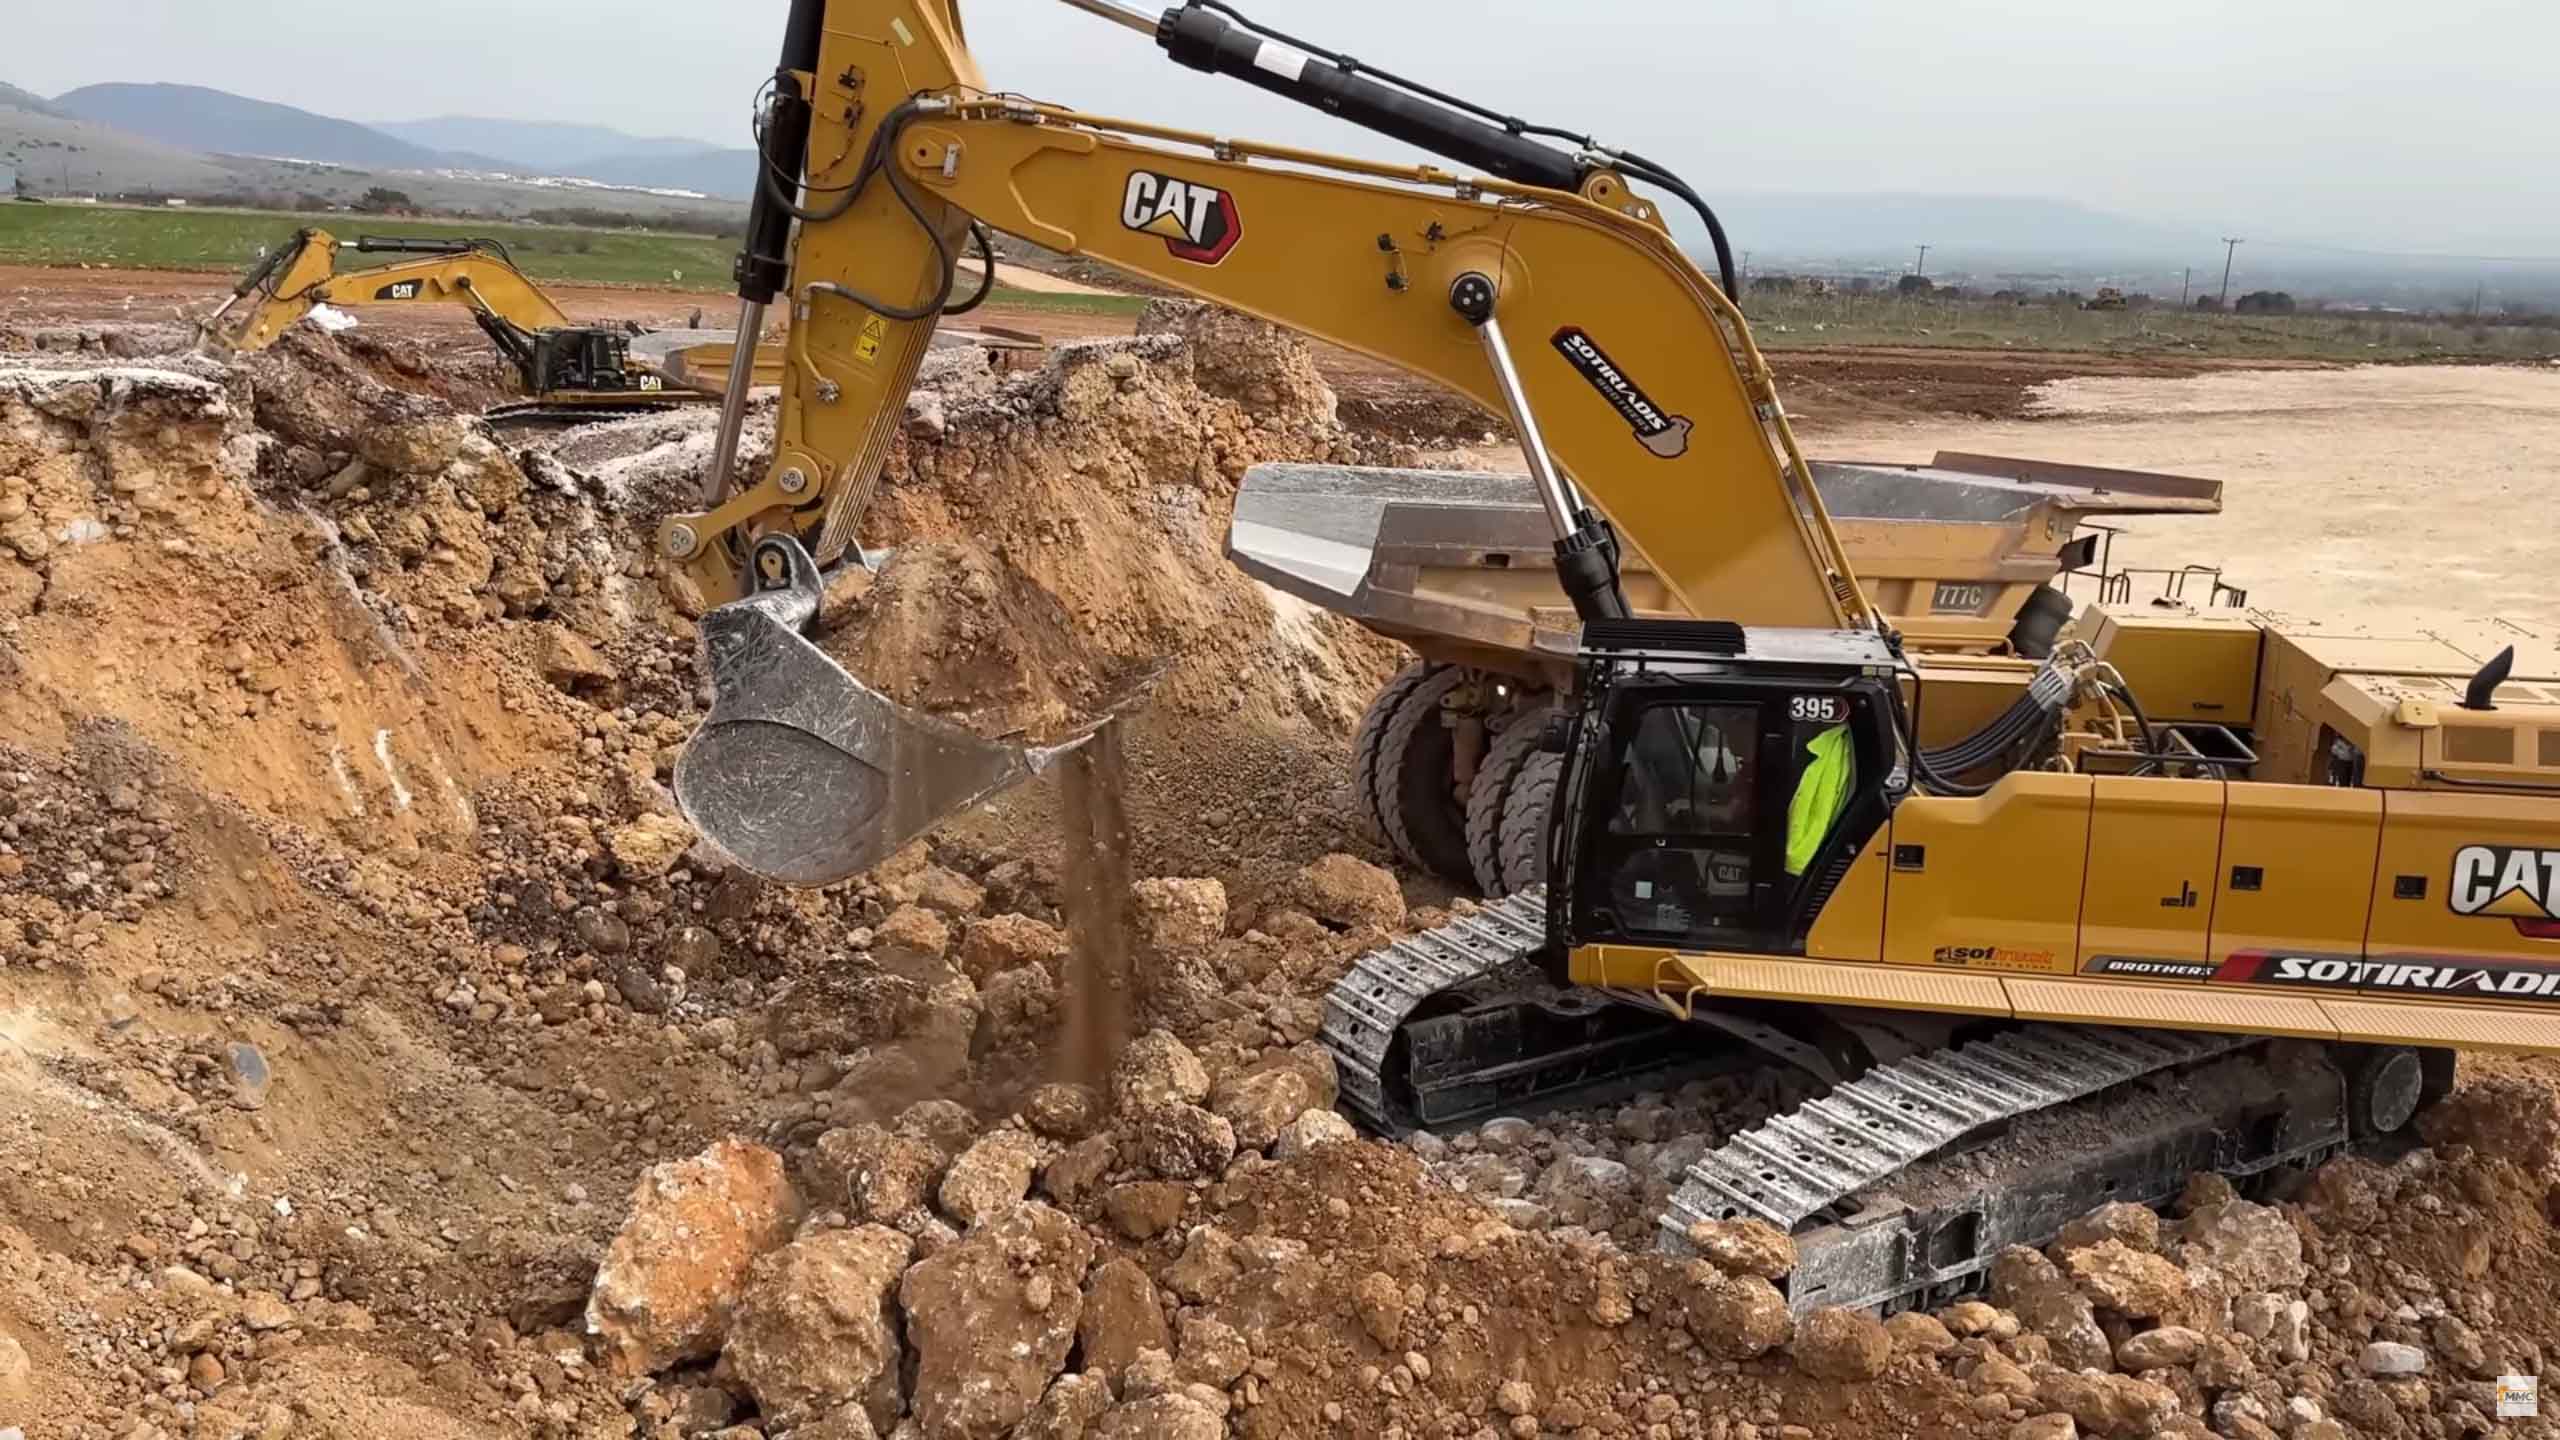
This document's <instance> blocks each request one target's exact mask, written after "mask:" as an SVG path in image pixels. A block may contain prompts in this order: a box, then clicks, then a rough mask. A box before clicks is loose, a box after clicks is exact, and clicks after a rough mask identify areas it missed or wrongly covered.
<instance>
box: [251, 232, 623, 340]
mask: <svg viewBox="0 0 2560 1440" xmlns="http://www.w3.org/2000/svg"><path fill="white" fill-rule="evenodd" d="M341 249H346V250H351V251H353V252H354V253H357V254H402V255H414V256H417V257H418V258H416V259H410V260H396V261H392V262H390V263H387V264H383V265H374V266H368V267H366V268H364V269H360V270H348V271H343V272H342V271H340V270H339V269H338V253H339V251H340V250H341ZM244 302H247V305H248V308H246V309H245V310H244V309H241V308H240V307H241V305H242V304H243V303H244ZM456 304H458V305H464V306H467V307H468V308H469V309H470V310H471V312H472V313H473V314H474V315H475V316H479V317H481V318H482V320H483V326H484V328H486V324H487V322H488V321H491V320H494V321H496V322H498V323H500V324H502V325H505V326H507V327H510V328H512V329H514V330H516V331H518V332H520V333H523V334H526V335H530V334H532V333H533V332H536V331H542V330H566V329H572V328H574V327H575V324H576V322H574V321H572V320H571V319H570V318H569V317H568V316H567V315H566V314H563V313H562V312H561V309H560V307H559V306H558V305H556V304H554V303H552V300H551V297H550V296H548V295H546V294H544V293H543V292H542V287H541V286H539V285H536V284H535V283H534V282H533V281H532V280H531V279H529V278H527V277H526V275H525V273H524V272H523V271H521V270H518V269H517V268H516V267H515V262H514V261H513V260H511V259H509V258H508V256H507V252H506V248H505V247H504V246H502V245H499V244H498V243H497V242H496V241H493V240H416V239H405V238H397V237H394V238H388V239H385V238H379V237H375V236H364V237H361V238H359V239H358V240H357V241H356V243H355V244H354V245H351V246H349V245H343V244H342V243H341V242H340V241H339V240H338V238H337V237H336V236H334V235H331V234H330V233H329V232H328V231H326V230H304V231H302V232H301V233H299V234H297V235H295V236H294V237H293V239H292V241H291V242H289V243H288V244H286V245H285V246H283V247H282V248H281V249H279V250H277V251H276V252H275V253H274V254H272V255H270V256H268V257H267V258H266V259H265V260H264V261H262V262H260V264H259V265H258V266H257V268H255V269H253V270H251V271H250V272H249V273H248V274H247V275H246V276H244V277H242V279H241V281H240V283H239V284H238V285H237V286H235V287H234V288H233V290H232V294H231V298H230V299H229V300H228V301H226V302H224V304H223V306H222V308H221V309H220V310H218V311H216V312H215V313H214V314H213V316H212V317H211V318H210V319H208V320H207V321H206V322H205V330H206V333H207V335H208V336H209V337H211V338H213V339H216V340H218V341H220V342H221V343H222V344H223V345H225V346H226V347H227V348H229V349H232V350H235V351H240V352H243V353H247V352H251V351H257V350H263V349H265V348H267V347H268V346H269V345H272V344H274V343H275V342H276V339H277V337H279V336H281V335H283V334H284V332H285V331H287V330H289V329H291V328H293V327H294V326H295V325H296V324H299V323H300V322H301V321H302V319H303V317H304V316H306V315H309V314H310V313H311V312H312V310H313V309H315V308H317V307H319V306H321V305H335V306H341V307H351V306H364V305H456ZM235 311H237V312H238V313H237V314H234V313H233V312H235Z"/></svg>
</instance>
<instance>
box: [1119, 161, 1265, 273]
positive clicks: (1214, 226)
mask: <svg viewBox="0 0 2560 1440" xmlns="http://www.w3.org/2000/svg"><path fill="white" fill-rule="evenodd" d="M1120 223H1121V224H1123V225H1125V226H1127V227H1128V228H1130V229H1132V230H1135V231H1137V232H1138V233H1139V234H1141V235H1156V236H1161V237H1162V238H1163V240H1164V246H1165V249H1167V250H1169V251H1171V252H1173V258H1175V259H1177V260H1188V261H1190V262H1191V263H1192V264H1194V265H1215V264H1217V263H1218V262H1219V261H1221V260H1224V259H1226V258H1227V256H1228V255H1229V254H1230V253H1232V252H1233V251H1234V250H1235V248H1236V242H1237V241H1239V240H1242V239H1243V238H1244V217H1243V216H1242V215H1241V214H1239V213H1238V212H1237V210H1236V197H1235V196H1233V195H1231V194H1228V193H1227V192H1226V191H1224V190H1220V189H1217V188H1216V187H1214V186H1209V185H1203V184H1200V183H1199V182H1197V181H1193V180H1180V179H1176V178H1175V177H1173V176H1171V175H1159V174H1157V173H1156V172H1155V171H1153V170H1132V171H1130V172H1129V185H1128V188H1127V189H1126V190H1123V191H1122V192H1121V194H1120Z"/></svg>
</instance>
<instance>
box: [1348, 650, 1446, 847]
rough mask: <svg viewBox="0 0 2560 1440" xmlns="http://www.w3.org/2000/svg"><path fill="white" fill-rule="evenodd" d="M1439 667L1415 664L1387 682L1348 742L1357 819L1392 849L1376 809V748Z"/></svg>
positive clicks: (1421, 661) (1370, 832) (1380, 814)
mask: <svg viewBox="0 0 2560 1440" xmlns="http://www.w3.org/2000/svg"><path fill="white" fill-rule="evenodd" d="M1441 668H1442V667H1441V666H1438V665H1433V664H1431V663H1430V662H1428V661H1423V660H1416V661H1414V662H1413V663H1412V664H1410V665H1407V666H1406V667H1404V668H1403V669H1401V670H1399V671H1397V672H1396V673H1395V675H1394V676H1393V677H1392V678H1391V679H1389V680H1388V681H1387V683H1386V684H1385V685H1384V686H1382V687H1381V688H1380V689H1379V691H1378V698H1376V699H1374V700H1372V701H1370V702H1369V709H1368V712H1367V713H1366V714H1364V715H1362V716H1361V717H1360V729H1359V730H1358V731H1357V732H1356V733H1355V734H1354V735H1353V737H1352V741H1351V795H1352V801H1353V803H1354V804H1357V805H1358V806H1359V807H1360V818H1361V819H1362V820H1363V821H1365V822H1366V823H1367V825H1368V829H1369V838H1370V839H1372V840H1375V841H1377V842H1378V843H1379V844H1381V845H1386V846H1388V847H1389V848H1393V842H1392V841H1390V840H1389V839H1388V838H1387V817H1386V816H1385V815H1384V814H1383V813H1381V812H1380V811H1379V809H1378V744H1379V742H1380V741H1381V740H1383V739H1385V738H1386V734H1387V726H1388V725H1389V724H1390V723H1392V722H1393V721H1394V720H1395V718H1396V711H1397V710H1398V709H1399V708H1401V707H1402V706H1403V704H1404V702H1405V701H1406V700H1408V699H1410V698H1411V697H1412V695H1413V692H1414V689H1415V687H1417V686H1419V685H1420V684H1422V682H1423V681H1425V680H1428V679H1430V678H1431V677H1432V675H1433V674H1435V673H1437V672H1438V671H1439V670H1440V669H1441Z"/></svg>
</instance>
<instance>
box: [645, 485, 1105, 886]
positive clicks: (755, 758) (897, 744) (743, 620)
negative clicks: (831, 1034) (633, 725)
mask: <svg viewBox="0 0 2560 1440" xmlns="http://www.w3.org/2000/svg"><path fill="white" fill-rule="evenodd" d="M751 569H752V572H753V573H755V574H757V575H759V576H774V577H777V578H778V579H779V580H781V582H782V583H779V584H777V586H776V588H774V589H771V590H767V591H764V592H762V593H760V594H757V595H754V596H751V597H749V598H748V599H745V600H740V601H737V602H735V603H733V604H729V605H723V606H721V607H720V608H718V609H716V610H714V611H712V612H711V613H710V614H709V615H708V616H705V617H704V619H703V622H702V635H703V647H704V650H705V652H706V653H707V655H708V657H709V659H710V663H711V682H712V689H713V698H712V703H711V713H710V715H709V716H708V717H706V718H705V719H704V721H703V723H702V728H701V729H699V730H697V731H695V732H694V735H693V739H692V740H691V741H690V742H689V743H688V744H687V745H686V746H685V751H684V755H683V757H682V758H681V759H679V760H678V761H677V762H676V771H675V788H676V801H677V804H678V805H680V806H681V807H682V808H683V810H684V814H685V818H686V819H687V820H689V821H691V822H692V824H693V827H694V828H695V829H696V830H698V831H700V832H701V833H702V834H703V835H704V836H705V837H707V838H708V839H710V841H711V842H712V843H713V844H715V845H717V846H719V847H720V848H721V849H722V850H724V851H726V852H727V853H728V854H729V855H730V856H731V857H732V858H734V859H736V860H737V861H738V863H740V864H742V865H744V866H745V867H746V868H747V869H749V870H752V871H754V872H755V873H756V874H758V875H762V876H764V877H765V878H767V879H769V880H777V881H780V882H782V883H784V884H786V885H799V886H820V885H832V884H835V883H837V882H838V881H842V880H849V879H851V878H853V877H854V876H856V875H860V874H862V873H863V872H864V871H866V870H869V869H871V868H872V867H873V866H875V865H877V864H879V863H880V862H881V861H883V860H885V859H887V858H888V857H889V856H891V855H892V854H895V853H896V852H897V850H898V848H899V847H900V846H902V845H904V844H906V843H907V842H908V841H909V840H912V839H914V838H915V837H916V836H918V835H921V834H923V833H924V832H926V831H928V830H930V829H932V828H933V827H934V826H935V825H936V824H938V823H940V822H941V820H942V819H943V818H944V817H945V816H948V815H950V814H952V813H954V812H956V811H959V810H962V809H965V808H967V807H968V806H970V805H973V804H975V803H977V802H978V801H980V800H984V799H986V798H988V797H989V796H992V795H995V794H997V793H999V792H1001V791H1003V790H1006V789H1009V788H1011V787H1012V786H1014V785H1018V784H1020V783H1021V782H1023V781H1025V780H1028V779H1031V778H1032V777H1033V776H1036V775H1038V774H1040V773H1041V772H1042V771H1044V770H1046V769H1047V768H1048V767H1049V766H1050V765H1051V764H1052V763H1054V762H1055V761H1057V760H1058V759H1059V758H1060V757H1062V756H1064V755H1066V754H1068V753H1069V752H1071V751H1073V750H1074V749H1075V748H1076V747H1077V746H1079V745H1081V744H1083V743H1084V742H1085V741H1086V740H1088V739H1090V738H1092V735H1093V734H1094V732H1095V731H1096V730H1099V729H1100V728H1101V727H1102V726H1103V725H1105V724H1108V723H1110V721H1111V719H1113V718H1115V717H1116V715H1117V714H1118V713H1119V712H1120V711H1121V710H1123V709H1125V708H1127V706H1128V705H1129V704H1131V703H1133V702H1134V701H1135V700H1136V699H1137V698H1139V697H1140V696H1142V695H1143V694H1144V692H1145V690H1146V688H1147V686H1146V685H1145V684H1141V685H1140V686H1138V687H1136V688H1135V689H1134V690H1133V691H1132V692H1131V694H1129V695H1128V696H1125V697H1122V698H1121V700H1120V701H1119V703H1118V704H1116V705H1115V706H1113V707H1111V708H1110V709H1108V710H1106V711H1105V712H1104V716H1103V718H1102V719H1100V720H1097V721H1095V722H1094V723H1093V724H1092V725H1090V726H1087V727H1086V728H1084V729H1083V730H1080V731H1078V732H1076V733H1074V734H1072V735H1069V736H1067V737H1066V738H1064V739H1063V740H1061V741H1059V742H1057V743H1054V744H1049V745H1041V746H1026V745H1009V744H1005V743H1003V742H1001V741H992V740H986V739H983V738H981V737H979V736H977V735H974V734H972V733H970V732H969V731H967V730H964V729H962V728H960V727H959V726H957V725H953V724H951V723H949V722H948V721H944V720H938V719H936V718H934V717H933V716H930V715H926V714H923V713H921V712H919V711H915V710H911V709H908V708H907V707H906V706H903V705H900V704H899V703H898V702H896V701H894V700H892V699H890V698H889V697H888V696H886V695H883V694H881V693H880V692H879V691H877V690H874V689H872V688H871V687H870V686H868V685H865V684H863V683H862V682H861V681H859V680H856V679H855V678H853V676H852V675H851V674H850V673H848V672H847V671H846V670H845V668H844V667H843V666H841V665H839V664H837V663H836V662H835V661H834V660H833V659H831V658H829V657H828V655H827V654H826V652H824V651H822V650H820V649H819V648H818V647H817V646H816V645H814V644H811V643H810V642H809V641H808V640H807V639H806V638H805V637H804V635H803V633H802V632H803V631H805V630H806V629H807V627H808V626H809V624H810V622H811V621H813V620H814V619H815V618H816V617H817V613H818V603H819V598H820V595H821V593H822V590H823V584H822V582H821V580H820V578H819V574H818V567H817V563H816V562H815V561H814V560H812V559H810V557H809V552H808V551H807V550H805V549H803V548H801V546H800V544H799V542H798V541H796V540H793V539H790V538H788V537H782V536H776V537H771V538H768V539H766V540H763V541H761V542H759V543H758V545H757V547H756V554H755V556H754V563H753V565H752V566H751Z"/></svg>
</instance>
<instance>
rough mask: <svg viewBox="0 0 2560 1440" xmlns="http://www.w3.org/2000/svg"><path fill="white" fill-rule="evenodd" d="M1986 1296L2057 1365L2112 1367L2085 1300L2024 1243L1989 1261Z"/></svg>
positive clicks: (2110, 1354)
mask: <svg viewBox="0 0 2560 1440" xmlns="http://www.w3.org/2000/svg"><path fill="white" fill-rule="evenodd" d="M1989 1293H1990V1296H1991V1303H1992V1304H1994V1305H1997V1306H1999V1307H2000V1308H2001V1309H2003V1310H2007V1311H2009V1312H2011V1313H2012V1314H2015V1315H2016V1316H2017V1317H2018V1322H2019V1323H2020V1324H2021V1325H2023V1326H2025V1327H2026V1328H2027V1329H2028V1330H2031V1331H2033V1332H2034V1333H2036V1334H2038V1335H2041V1336H2043V1337H2044V1338H2045V1340H2046V1341H2047V1342H2048V1343H2049V1344H2051V1345H2052V1347H2053V1358H2054V1362H2055V1363H2056V1364H2059V1365H2064V1366H2068V1367H2070V1368H2072V1369H2075V1370H2077V1369H2081V1368H2084V1367H2094V1368H2096V1369H2101V1370H2103V1369H2106V1368H2107V1367H2109V1366H2112V1365H2113V1364H2114V1363H2115V1351H2114V1347H2112V1346H2110V1345H2109V1344H2108V1343H2107V1335H2106V1332H2105V1331H2103V1330H2101V1329H2099V1328H2098V1317H2097V1316H2096V1314H2095V1313H2094V1312H2093V1311H2092V1310H2091V1308H2090V1304H2089V1297H2088V1296H2087V1295H2084V1294H2082V1293H2081V1292H2080V1287H2079V1286H2077V1285H2074V1284H2073V1283H2071V1281H2070V1280H2069V1279H2068V1278H2067V1277H2065V1276H2064V1275H2063V1273H2062V1272H2061V1271H2060V1270H2059V1269H2057V1268H2055V1266H2054V1263H2053V1262H2052V1261H2050V1260H2048V1259H2046V1258H2045V1257H2044V1256H2043V1255H2041V1254H2039V1253H2038V1252H2036V1251H2033V1250H2030V1249H2027V1248H2026V1247H2025V1246H2022V1245H2013V1246H2011V1247H2009V1248H2008V1249H2006V1250H2003V1251H2001V1252H2000V1254H1999V1256H1998V1257H1997V1258H1996V1259H1994V1260H1993V1261H1992V1262H1991V1275H1990V1285H1989ZM2057 1408H2059V1407H2057Z"/></svg>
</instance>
